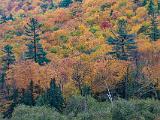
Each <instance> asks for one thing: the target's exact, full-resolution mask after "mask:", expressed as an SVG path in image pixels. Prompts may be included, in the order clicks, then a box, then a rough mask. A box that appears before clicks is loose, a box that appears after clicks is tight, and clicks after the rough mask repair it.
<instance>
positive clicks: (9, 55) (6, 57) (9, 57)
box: [2, 45, 15, 69]
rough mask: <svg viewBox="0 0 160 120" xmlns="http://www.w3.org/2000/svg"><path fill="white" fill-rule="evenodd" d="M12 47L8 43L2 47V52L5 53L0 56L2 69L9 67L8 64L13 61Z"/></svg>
mask: <svg viewBox="0 0 160 120" xmlns="http://www.w3.org/2000/svg"><path fill="white" fill-rule="evenodd" d="M12 49H13V47H12V46H10V45H6V46H5V47H4V49H3V52H4V53H5V55H4V56H3V57H2V60H3V68H4V69H9V67H10V65H11V64H13V63H14V62H15V56H14V54H13V51H12Z"/></svg>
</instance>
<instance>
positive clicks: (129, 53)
mask: <svg viewBox="0 0 160 120" xmlns="http://www.w3.org/2000/svg"><path fill="white" fill-rule="evenodd" d="M126 27H127V22H126V20H123V19H122V20H119V22H118V31H117V33H115V32H113V31H112V33H113V34H114V36H115V37H114V38H113V37H109V39H108V43H109V44H110V45H112V46H113V49H112V52H110V53H109V54H111V55H113V56H115V57H116V58H118V59H120V60H129V59H132V58H133V53H134V52H135V51H136V43H135V40H134V38H135V35H134V34H128V33H127V30H126Z"/></svg>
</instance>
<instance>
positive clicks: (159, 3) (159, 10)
mask: <svg viewBox="0 0 160 120" xmlns="http://www.w3.org/2000/svg"><path fill="white" fill-rule="evenodd" d="M158 13H159V14H160V0H158Z"/></svg>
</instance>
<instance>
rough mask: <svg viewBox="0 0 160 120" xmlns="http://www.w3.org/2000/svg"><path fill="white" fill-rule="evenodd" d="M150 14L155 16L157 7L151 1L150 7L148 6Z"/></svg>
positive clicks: (151, 0)
mask: <svg viewBox="0 0 160 120" xmlns="http://www.w3.org/2000/svg"><path fill="white" fill-rule="evenodd" d="M148 14H149V15H153V14H155V5H154V1H153V0H150V2H149V5H148Z"/></svg>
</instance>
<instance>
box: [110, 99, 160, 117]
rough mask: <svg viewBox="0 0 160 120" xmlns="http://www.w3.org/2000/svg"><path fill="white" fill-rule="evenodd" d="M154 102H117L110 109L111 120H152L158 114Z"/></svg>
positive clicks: (157, 108)
mask: <svg viewBox="0 0 160 120" xmlns="http://www.w3.org/2000/svg"><path fill="white" fill-rule="evenodd" d="M159 104H160V102H159V101H156V100H131V101H125V100H118V101H116V102H115V103H114V107H113V109H112V120H137V119H138V120H154V119H156V117H158V116H159V114H160V111H159V110H160V107H159Z"/></svg>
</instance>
